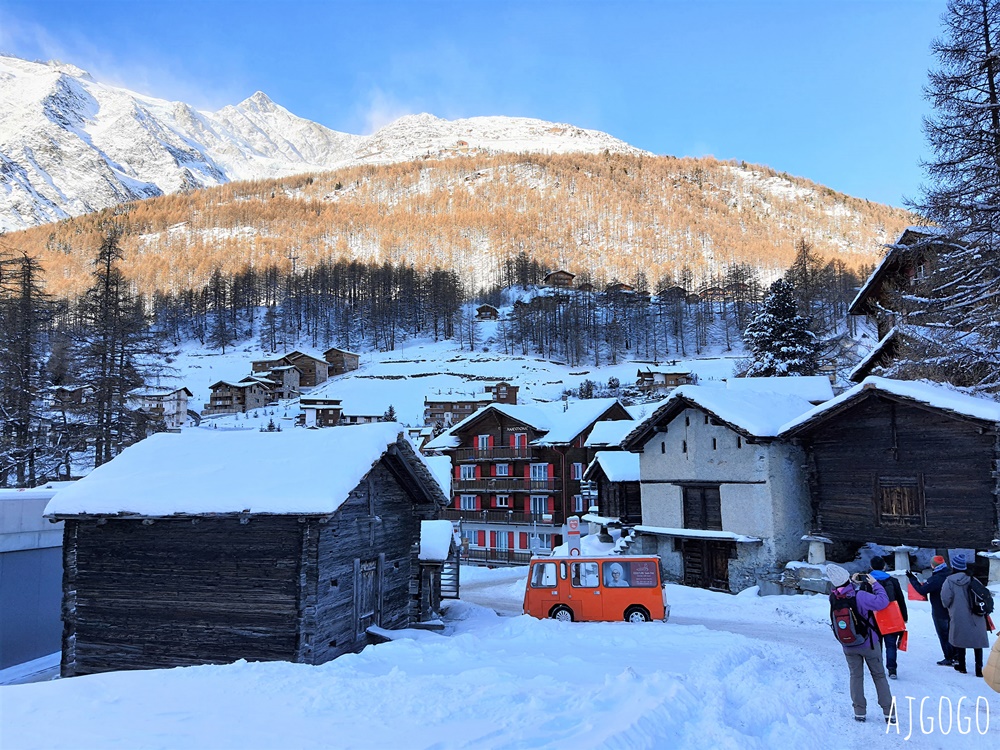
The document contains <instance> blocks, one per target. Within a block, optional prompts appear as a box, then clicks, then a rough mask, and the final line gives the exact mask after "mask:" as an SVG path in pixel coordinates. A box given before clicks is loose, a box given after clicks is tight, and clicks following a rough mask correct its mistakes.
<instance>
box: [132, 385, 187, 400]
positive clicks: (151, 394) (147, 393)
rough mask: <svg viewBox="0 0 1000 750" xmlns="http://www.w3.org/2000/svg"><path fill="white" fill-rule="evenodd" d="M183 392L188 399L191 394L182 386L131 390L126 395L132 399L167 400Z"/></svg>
mask: <svg viewBox="0 0 1000 750" xmlns="http://www.w3.org/2000/svg"><path fill="white" fill-rule="evenodd" d="M181 391H184V392H185V393H187V395H188V396H189V397H190V396H192V395H193V394H192V393H191V391H190V390H189V389H187V388H185V387H184V386H181V387H180V388H152V387H150V388H133V389H132V390H131V391H129V392H128V395H129V396H131V397H132V398H169V397H170V396H173V395H174V394H175V393H180V392H181Z"/></svg>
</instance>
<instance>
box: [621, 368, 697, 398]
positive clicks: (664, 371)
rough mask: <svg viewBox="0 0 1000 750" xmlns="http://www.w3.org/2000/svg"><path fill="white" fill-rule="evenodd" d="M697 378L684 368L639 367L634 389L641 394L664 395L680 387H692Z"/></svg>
mask: <svg viewBox="0 0 1000 750" xmlns="http://www.w3.org/2000/svg"><path fill="white" fill-rule="evenodd" d="M697 382H698V376H697V375H695V374H694V373H693V372H691V371H690V370H689V369H687V368H684V367H676V366H673V367H668V366H655V367H641V368H639V370H638V371H637V372H636V381H635V385H636V387H637V388H638V389H639V390H640V391H642V392H643V393H662V394H664V395H666V394H667V393H669V392H670V391H672V390H673V389H674V388H677V387H678V386H682V385H694V384H696V383H697Z"/></svg>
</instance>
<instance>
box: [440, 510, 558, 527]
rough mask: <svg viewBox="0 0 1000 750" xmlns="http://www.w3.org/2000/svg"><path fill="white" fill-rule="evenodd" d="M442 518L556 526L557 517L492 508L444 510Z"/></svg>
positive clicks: (547, 514) (548, 514)
mask: <svg viewBox="0 0 1000 750" xmlns="http://www.w3.org/2000/svg"><path fill="white" fill-rule="evenodd" d="M441 518H443V519H445V520H448V521H476V522H478V523H512V524H536V525H538V526H553V525H555V517H554V516H553V515H552V514H551V513H525V512H524V511H520V510H504V509H503V508H490V509H489V510H459V509H458V508H442V509H441ZM546 533H548V532H546Z"/></svg>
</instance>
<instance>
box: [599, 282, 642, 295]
mask: <svg viewBox="0 0 1000 750" xmlns="http://www.w3.org/2000/svg"><path fill="white" fill-rule="evenodd" d="M604 291H605V292H607V293H608V294H614V293H615V292H634V291H635V287H634V286H632V285H631V284H626V283H625V282H623V281H616V282H614V283H612V284H608V285H607V287H605V289H604Z"/></svg>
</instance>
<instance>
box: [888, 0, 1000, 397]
mask: <svg viewBox="0 0 1000 750" xmlns="http://www.w3.org/2000/svg"><path fill="white" fill-rule="evenodd" d="M942 21H943V22H944V26H945V31H944V35H943V36H942V37H941V38H940V39H938V40H935V42H934V43H933V45H932V47H931V50H932V52H933V53H934V55H935V56H936V57H937V61H938V68H937V69H935V70H932V71H930V73H929V74H928V83H927V87H926V89H925V93H926V96H927V98H928V99H929V100H930V102H931V104H932V105H933V107H934V114H933V115H932V116H930V117H928V118H926V119H925V120H924V131H925V133H926V135H927V139H928V142H929V145H930V147H931V150H932V152H933V157H932V158H931V160H929V161H927V162H924V163H923V167H924V169H925V171H926V173H927V177H928V184H927V185H925V186H924V188H923V196H922V197H921V198H920V199H919V200H916V201H912V202H911V207H913V208H914V209H916V210H917V211H918V212H919V213H921V214H922V215H923V216H924V217H926V218H927V219H928V220H929V221H931V222H934V223H937V224H939V225H940V226H941V227H942V228H944V229H945V231H946V232H947V235H948V236H946V237H945V238H935V240H934V241H933V242H929V243H927V244H932V245H934V248H933V249H934V250H935V252H936V254H937V258H936V260H935V262H934V263H933V264H932V269H931V271H932V272H931V274H930V277H929V280H928V282H927V283H925V284H923V285H922V286H921V288H920V290H918V291H919V292H921V293H922V294H919V295H916V299H915V300H911V302H912V301H915V302H916V303H918V304H919V305H920V306H922V307H923V310H922V312H921V316H920V317H921V322H926V323H938V324H942V325H943V326H945V327H957V328H961V329H962V330H965V331H970V332H973V333H974V334H975V335H974V336H970V337H965V338H964V339H963V341H965V342H967V344H968V345H958V346H953V345H950V346H949V347H948V352H950V354H948V352H943V354H944V356H943V357H942V359H941V361H940V362H939V363H938V365H939V369H940V374H941V376H942V377H943V378H944V379H947V380H951V382H953V383H954V384H956V385H961V386H971V387H973V388H976V389H982V390H997V389H1000V92H998V86H1000V58H998V54H1000V2H998V1H997V0H949V2H948V7H947V11H946V12H945V14H944V16H943V17H942ZM942 239H943V241H942ZM970 360H977V361H978V363H979V366H977V367H975V368H972V369H970V368H969V367H968V366H967V365H968V362H969V361H970ZM984 373H985V374H984ZM901 374H903V375H905V374H906V373H901Z"/></svg>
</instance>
